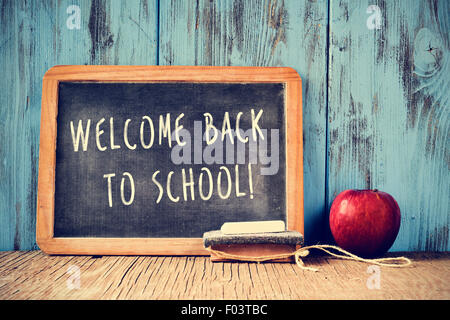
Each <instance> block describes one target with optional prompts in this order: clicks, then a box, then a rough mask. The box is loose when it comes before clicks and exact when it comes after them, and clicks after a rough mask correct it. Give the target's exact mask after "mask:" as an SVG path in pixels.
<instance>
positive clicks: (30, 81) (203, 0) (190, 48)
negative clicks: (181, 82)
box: [0, 0, 450, 251]
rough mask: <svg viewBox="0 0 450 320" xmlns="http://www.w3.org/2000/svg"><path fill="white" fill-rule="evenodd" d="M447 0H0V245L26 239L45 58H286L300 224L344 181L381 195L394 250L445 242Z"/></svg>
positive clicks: (321, 215) (133, 61)
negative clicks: (386, 196)
mask: <svg viewBox="0 0 450 320" xmlns="http://www.w3.org/2000/svg"><path fill="white" fill-rule="evenodd" d="M449 12H450V6H449V1H446V0H443V1H421V0H414V1H400V0H398V1H394V0H392V1H388V0H361V1H354V0H341V1H336V0H329V1H326V0H316V1H313V0H311V1H308V0H305V1H300V0H284V1H283V0H278V1H276V0H241V1H238V0H215V1H214V0H212V1H210V0H197V1H195V0H176V1H175V0H174V1H169V0H127V1H118V0H117V1H106V0H92V1H91V0H85V1H84V0H70V1H67V0H61V1H59V0H58V1H56V0H45V1H25V0H0V58H1V59H0V70H1V72H2V75H1V77H0V88H1V89H0V250H26V249H36V248H37V246H36V244H35V222H36V218H35V216H36V191H37V168H38V154H39V127H40V103H41V83H42V82H41V81H42V76H43V74H44V73H45V71H46V70H47V69H48V68H50V67H51V66H53V65H57V64H121V65H158V64H159V65H237V66H290V67H293V68H295V69H296V70H297V71H298V72H299V74H300V75H301V77H302V79H303V108H304V109H303V117H304V179H305V236H306V238H307V240H308V242H309V243H310V244H312V243H317V242H321V243H324V242H329V241H330V234H329V230H328V225H327V221H328V220H327V219H328V210H329V207H330V205H331V203H332V201H333V199H334V197H335V196H336V195H337V194H338V193H339V192H340V191H342V190H345V189H349V188H378V189H380V190H384V191H386V192H389V193H391V194H392V195H393V196H394V197H395V198H396V199H397V201H398V203H399V205H400V208H401V211H402V224H401V228H400V233H399V236H398V238H397V240H396V242H395V244H394V246H393V248H392V250H393V251H403V250H406V251H416V250H438V251H447V250H449V237H448V233H449V232H448V227H449V217H450V215H449V209H450V208H449V204H450V189H449V188H450V183H449V182H450V147H449V143H450V137H449V128H450V121H449V120H450V110H449V100H450V99H449V97H450V83H449V74H450V51H449V46H450V38H449V31H450V26H449V24H450V22H449Z"/></svg>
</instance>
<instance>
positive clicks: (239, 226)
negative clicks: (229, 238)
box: [220, 220, 286, 234]
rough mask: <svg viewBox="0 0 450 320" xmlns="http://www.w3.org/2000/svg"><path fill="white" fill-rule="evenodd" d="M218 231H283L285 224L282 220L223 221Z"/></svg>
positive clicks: (227, 232)
mask: <svg viewBox="0 0 450 320" xmlns="http://www.w3.org/2000/svg"><path fill="white" fill-rule="evenodd" d="M220 231H222V233H223V234H243V233H261V232H283V231H286V225H285V223H284V221H282V220H271V221H248V222H225V223H224V224H223V225H222V228H220Z"/></svg>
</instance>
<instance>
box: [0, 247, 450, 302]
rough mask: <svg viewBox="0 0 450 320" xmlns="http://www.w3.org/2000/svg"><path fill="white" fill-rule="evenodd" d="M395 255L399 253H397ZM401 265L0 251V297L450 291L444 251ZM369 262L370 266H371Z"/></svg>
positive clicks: (431, 294)
mask: <svg viewBox="0 0 450 320" xmlns="http://www.w3.org/2000/svg"><path fill="white" fill-rule="evenodd" d="M395 255H396V256H399V253H396V254H395ZM402 255H405V256H407V257H409V258H411V259H413V265H412V266H410V267H406V268H387V267H380V268H379V269H377V268H373V267H370V265H369V264H365V263H359V262H354V261H346V260H340V259H336V258H332V257H328V256H321V255H315V256H311V257H308V258H307V260H305V263H306V264H307V265H309V266H314V267H317V268H319V269H320V271H319V272H311V271H303V270H301V269H299V268H298V267H297V266H296V265H295V264H293V263H292V264H291V263H261V264H257V263H212V262H211V261H210V260H209V257H148V256H103V257H95V256H49V255H46V254H45V253H43V252H41V251H8V252H1V253H0V299H205V300H209V299H231V300H234V299H245V300H248V299H250V300H256V299H286V300H289V299H449V298H450V253H402ZM369 267H370V268H369Z"/></svg>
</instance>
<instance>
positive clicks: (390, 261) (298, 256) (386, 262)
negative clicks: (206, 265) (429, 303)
mask: <svg viewBox="0 0 450 320" xmlns="http://www.w3.org/2000/svg"><path fill="white" fill-rule="evenodd" d="M310 249H319V250H322V251H324V252H326V253H328V254H329V255H331V256H333V257H336V258H339V259H347V260H353V261H359V262H365V263H371V264H376V265H379V266H383V267H393V268H404V267H407V266H409V265H411V263H412V262H411V260H410V259H408V258H406V257H391V258H376V259H365V258H361V257H358V256H357V255H355V254H352V253H350V252H348V251H346V250H344V249H342V248H339V247H336V246H332V245H327V244H322V245H312V246H307V247H302V248H299V249H297V250H296V251H293V252H288V253H280V254H272V255H267V256H246V255H237V254H232V253H227V252H223V251H220V250H214V249H212V248H211V247H208V248H206V250H208V251H210V252H211V253H214V254H215V255H216V256H218V257H219V258H222V259H231V260H239V261H250V262H263V261H268V260H275V259H284V258H289V257H292V256H294V259H295V263H296V264H297V266H298V267H299V268H300V269H302V270H309V271H314V272H317V271H319V269H316V268H312V267H307V266H305V264H304V262H303V260H302V258H305V257H306V256H308V255H309V250H310ZM329 249H332V250H336V251H338V252H340V253H341V254H337V253H334V252H331V251H330V250H329Z"/></svg>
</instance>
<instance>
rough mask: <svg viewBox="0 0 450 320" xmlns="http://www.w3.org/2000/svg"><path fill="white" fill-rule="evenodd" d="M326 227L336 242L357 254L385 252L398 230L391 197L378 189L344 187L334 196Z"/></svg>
mask: <svg viewBox="0 0 450 320" xmlns="http://www.w3.org/2000/svg"><path fill="white" fill-rule="evenodd" d="M330 229H331V233H332V234H333V237H334V240H335V241H336V243H337V245H338V246H340V247H341V248H342V249H344V250H347V251H349V252H351V253H353V254H356V255H358V256H361V257H376V256H381V255H383V254H384V253H386V252H387V251H388V250H389V248H390V247H391V246H392V244H393V243H394V241H395V238H396V237H397V234H398V230H399V229H400V208H399V207H398V204H397V202H396V201H395V199H394V198H393V197H392V196H391V195H390V194H388V193H386V192H381V191H378V190H376V189H375V190H345V191H343V192H341V193H340V194H339V195H338V196H337V197H336V199H334V201H333V204H332V205H331V210H330Z"/></svg>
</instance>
